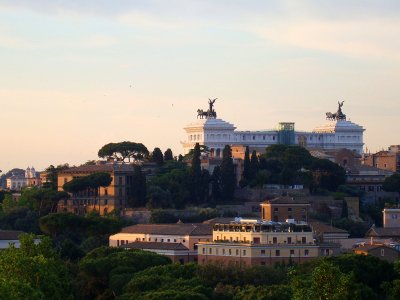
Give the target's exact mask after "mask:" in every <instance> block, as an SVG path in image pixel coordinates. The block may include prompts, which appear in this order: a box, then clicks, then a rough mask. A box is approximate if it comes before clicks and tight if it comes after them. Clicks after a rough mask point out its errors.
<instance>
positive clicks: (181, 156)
mask: <svg viewBox="0 0 400 300" xmlns="http://www.w3.org/2000/svg"><path fill="white" fill-rule="evenodd" d="M178 161H179V162H181V161H183V155H182V154H179V156H178Z"/></svg>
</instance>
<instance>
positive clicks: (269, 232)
mask: <svg viewBox="0 0 400 300" xmlns="http://www.w3.org/2000/svg"><path fill="white" fill-rule="evenodd" d="M327 253H329V252H327ZM318 256H319V246H318V245H317V244H316V243H315V240H314V237H313V232H312V228H311V227H310V226H309V225H308V224H307V223H305V222H297V223H295V222H292V223H286V222H279V223H278V222H261V221H257V220H245V219H237V220H235V221H234V222H231V223H225V224H218V223H217V224H214V226H213V241H212V242H200V243H199V244H198V262H199V264H208V263H223V264H236V265H238V266H243V267H246V266H252V265H273V264H275V263H279V262H286V263H288V262H289V261H292V262H296V263H301V262H304V261H307V260H309V259H313V258H316V257H318Z"/></svg>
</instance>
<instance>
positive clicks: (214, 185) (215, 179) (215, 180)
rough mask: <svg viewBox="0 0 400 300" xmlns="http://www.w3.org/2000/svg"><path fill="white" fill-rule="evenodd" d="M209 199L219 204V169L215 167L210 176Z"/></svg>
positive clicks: (220, 195) (220, 196) (220, 194)
mask: <svg viewBox="0 0 400 300" xmlns="http://www.w3.org/2000/svg"><path fill="white" fill-rule="evenodd" d="M211 197H212V200H213V202H214V203H219V202H221V198H222V193H221V168H220V167H219V166H216V167H215V168H214V170H213V173H212V175H211Z"/></svg>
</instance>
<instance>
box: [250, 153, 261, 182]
mask: <svg viewBox="0 0 400 300" xmlns="http://www.w3.org/2000/svg"><path fill="white" fill-rule="evenodd" d="M259 169H260V165H259V162H258V157H257V152H256V150H253V152H252V153H251V160H250V179H251V180H253V179H254V178H255V177H256V175H257V173H258V170H259Z"/></svg>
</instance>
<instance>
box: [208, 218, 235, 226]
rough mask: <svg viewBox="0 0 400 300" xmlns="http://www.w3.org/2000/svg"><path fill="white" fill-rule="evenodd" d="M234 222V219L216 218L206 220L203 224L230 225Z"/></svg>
mask: <svg viewBox="0 0 400 300" xmlns="http://www.w3.org/2000/svg"><path fill="white" fill-rule="evenodd" d="M232 221H234V218H214V219H209V220H205V221H204V222H203V224H212V225H213V224H217V223H220V224H229V223H230V222H232Z"/></svg>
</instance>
